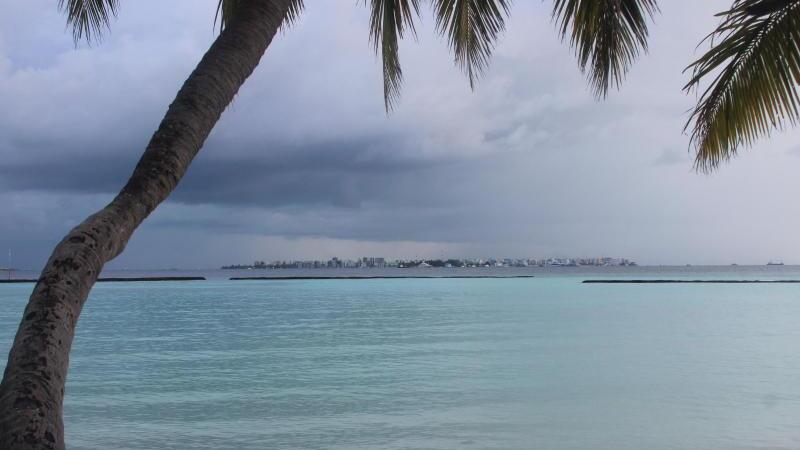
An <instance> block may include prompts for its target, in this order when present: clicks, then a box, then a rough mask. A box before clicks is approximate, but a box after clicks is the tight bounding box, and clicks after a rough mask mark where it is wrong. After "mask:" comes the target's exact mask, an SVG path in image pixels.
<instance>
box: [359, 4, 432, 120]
mask: <svg viewBox="0 0 800 450" xmlns="http://www.w3.org/2000/svg"><path fill="white" fill-rule="evenodd" d="M370 1H371V4H370V23H369V38H370V42H372V44H373V45H374V46H375V53H380V54H381V59H382V60H383V101H384V104H385V107H386V112H389V111H391V110H392V108H393V107H394V105H395V103H396V102H397V100H398V99H399V97H400V88H401V86H402V84H403V70H402V69H401V68H400V54H399V49H398V47H399V42H400V39H402V38H403V34H404V33H405V30H406V27H408V29H410V30H411V32H412V33H413V32H414V15H418V14H419V0H370ZM365 2H366V0H365Z"/></svg>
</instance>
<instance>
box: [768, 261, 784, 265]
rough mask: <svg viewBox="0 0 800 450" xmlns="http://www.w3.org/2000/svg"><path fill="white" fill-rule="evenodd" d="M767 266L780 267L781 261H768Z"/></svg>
mask: <svg viewBox="0 0 800 450" xmlns="http://www.w3.org/2000/svg"><path fill="white" fill-rule="evenodd" d="M767 265H768V266H782V265H783V261H770V262H768V263H767Z"/></svg>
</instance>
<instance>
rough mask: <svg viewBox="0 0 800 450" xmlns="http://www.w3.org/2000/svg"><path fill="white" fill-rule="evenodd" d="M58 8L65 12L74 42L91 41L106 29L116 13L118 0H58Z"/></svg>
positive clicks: (98, 37) (96, 38)
mask: <svg viewBox="0 0 800 450" xmlns="http://www.w3.org/2000/svg"><path fill="white" fill-rule="evenodd" d="M58 9H59V10H61V11H65V12H66V14H67V26H68V27H71V28H72V38H73V39H74V40H75V42H76V43H77V42H78V41H80V40H82V39H86V41H87V42H89V43H91V42H92V41H95V40H98V39H100V37H101V36H102V34H103V31H104V30H106V29H108V27H109V25H110V23H111V17H113V16H116V15H117V10H118V9H119V0H59V1H58Z"/></svg>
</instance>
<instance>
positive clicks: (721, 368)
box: [0, 267, 800, 450]
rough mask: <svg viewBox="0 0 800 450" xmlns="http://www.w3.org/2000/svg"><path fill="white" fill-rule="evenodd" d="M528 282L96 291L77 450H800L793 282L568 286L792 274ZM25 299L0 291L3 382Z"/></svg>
mask: <svg viewBox="0 0 800 450" xmlns="http://www.w3.org/2000/svg"><path fill="white" fill-rule="evenodd" d="M531 273H534V274H535V275H536V276H537V277H536V278H532V279H527V278H526V279H468V280H464V279H396V280H322V281H319V280H316V281H315V280H310V281H247V282H235V281H227V280H225V279H223V278H216V277H212V278H211V279H209V281H205V282H185V283H160V282H159V283H138V284H137V283H119V284H117V283H109V284H100V285H98V286H96V288H95V289H94V291H93V292H92V295H91V298H90V300H89V302H88V303H87V306H86V308H85V310H84V313H83V315H82V317H81V320H80V324H79V329H78V334H77V338H76V341H75V344H74V347H73V353H72V359H71V366H70V374H69V379H68V383H67V394H66V402H65V411H64V415H65V421H66V428H67V430H66V431H67V443H68V446H69V448H70V449H73V450H77V449H87V450H88V449H179V448H180V449H190V448H191V449H284V448H285V449H543V450H578V449H581V450H584V449H593V450H628V449H630V450H642V449H649V450H668V449H669V450H676V449H704V450H723V449H724V450H730V449H763V450H767V449H769V450H778V449H797V448H800V427H798V423H800V285H793V284H769V285H766V284H765V285H693V284H686V285H586V284H581V283H580V281H581V280H583V279H586V278H602V277H608V276H615V277H633V278H643V277H651V278H659V277H669V278H680V277H688V278H712V277H713V278H722V277H725V278H787V277H788V278H795V277H796V278H800V269H798V268H789V267H786V268H774V269H773V268H763V267H759V268H718V269H714V270H710V269H703V268H673V269H663V268H662V269H648V268H637V269H630V270H628V271H617V272H614V271H611V272H609V271H603V270H597V271H592V270H583V269H581V270H574V271H572V272H570V269H568V268H564V269H556V270H551V271H541V270H539V271H537V270H533V271H532V272H531ZM212 275H214V276H219V273H214V274H212ZM280 275H286V273H285V272H283V273H280ZM31 287H32V285H0V352H2V355H3V356H2V361H0V367H2V366H3V365H4V364H5V357H6V355H7V352H8V349H9V347H10V345H11V340H12V338H13V334H14V332H15V331H16V327H17V323H18V321H19V318H20V316H21V313H22V308H23V307H24V303H25V301H26V300H27V296H28V294H29V293H30V290H31Z"/></svg>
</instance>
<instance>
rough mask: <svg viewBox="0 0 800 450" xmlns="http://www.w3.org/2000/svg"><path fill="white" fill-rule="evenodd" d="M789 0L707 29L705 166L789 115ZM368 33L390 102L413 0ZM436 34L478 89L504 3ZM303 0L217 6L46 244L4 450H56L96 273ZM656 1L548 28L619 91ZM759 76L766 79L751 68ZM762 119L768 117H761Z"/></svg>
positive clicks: (114, 3)
mask: <svg viewBox="0 0 800 450" xmlns="http://www.w3.org/2000/svg"><path fill="white" fill-rule="evenodd" d="M798 2H800V0H797V1H786V0H737V1H735V2H734V6H733V8H732V9H731V11H728V12H726V13H724V14H725V17H726V19H725V21H724V22H723V24H722V25H720V27H719V28H718V29H717V30H716V31H715V32H714V35H725V36H726V39H724V40H723V41H722V42H720V43H719V44H718V45H716V46H713V47H712V49H711V50H710V51H709V53H708V54H707V55H705V56H704V57H703V58H701V59H700V60H699V61H698V62H696V63H695V64H694V65H693V66H692V67H693V68H694V70H695V73H694V76H693V78H692V80H691V82H690V83H689V86H690V87H693V86H696V85H697V84H698V83H699V82H700V80H701V79H703V78H704V77H705V76H707V75H708V74H709V73H712V72H714V71H715V70H717V69H718V68H721V70H722V74H721V75H720V76H719V77H718V78H716V79H715V80H714V82H713V83H712V87H711V88H710V90H709V91H707V92H706V94H704V95H703V97H702V98H701V101H700V103H699V105H698V108H697V110H696V111H695V113H694V115H693V116H692V119H694V120H696V126H695V132H694V134H693V135H692V136H693V138H694V140H695V142H697V146H698V161H701V164H702V162H703V161H707V162H709V163H710V164H711V165H715V164H716V163H717V161H720V160H723V159H725V158H727V157H729V156H730V155H731V154H733V153H734V152H735V149H736V147H737V146H738V145H739V144H741V143H748V144H749V143H750V142H751V141H752V139H753V138H755V137H756V136H757V135H759V134H764V133H765V131H764V130H766V129H767V128H768V127H769V126H770V125H771V126H773V127H774V126H775V124H776V123H778V122H775V120H776V118H777V117H784V116H788V118H789V120H790V122H793V121H794V119H795V118H796V117H797V113H796V109H794V108H795V104H796V94H795V92H794V90H793V87H792V88H790V86H791V81H792V78H791V77H792V76H794V77H795V80H796V79H797V74H798V73H800V71H798V70H797V68H798V67H797V61H798V60H800V58H798V55H797V46H796V43H797V39H796V38H797V33H798V29H800V28H798V27H797V26H796V25H797V23H798V22H797V17H796V14H797V12H796V8H795V6H796V4H797V3H798ZM365 3H366V4H367V6H368V7H369V8H370V25H369V36H370V39H371V41H372V43H373V44H374V46H375V51H376V52H377V53H379V54H380V56H381V59H382V63H383V64H382V65H383V85H384V102H385V107H386V109H387V111H390V110H391V109H392V108H393V107H395V106H396V103H397V100H398V99H399V94H400V88H401V86H402V70H401V66H400V60H399V52H398V43H399V41H400V40H401V39H402V38H403V36H404V35H405V34H406V33H412V34H413V33H414V21H415V19H416V18H417V17H418V15H419V14H420V6H421V2H420V1H419V0H365ZM430 4H431V9H432V11H433V13H434V15H435V23H436V27H437V30H438V31H439V32H440V34H441V35H442V36H443V37H444V38H445V39H446V40H447V42H448V44H449V46H450V48H451V50H452V52H453V54H454V57H455V62H456V64H457V65H458V66H459V67H460V68H461V69H462V70H463V71H464V72H465V74H466V76H467V78H468V80H469V83H470V85H471V86H473V87H474V85H475V83H476V82H477V81H478V80H479V79H480V77H481V75H482V74H483V72H484V70H485V69H486V67H487V65H488V63H489V59H490V57H491V54H492V50H493V48H494V46H495V44H496V42H497V40H498V38H499V36H500V34H501V33H502V32H503V29H504V26H505V20H506V18H507V17H508V14H509V10H510V7H511V2H510V0H430ZM59 5H60V7H61V8H62V9H63V10H64V11H65V13H66V16H67V22H68V25H69V26H71V28H72V30H73V35H74V38H75V40H76V41H78V40H81V39H85V40H88V41H93V40H97V39H98V38H99V37H100V36H101V33H102V32H104V31H105V30H106V28H108V26H109V24H110V21H111V18H112V17H114V16H115V14H116V13H117V11H118V9H119V0H60V2H59ZM302 7H303V4H302V0H220V1H219V5H218V9H217V14H218V15H219V16H218V18H219V23H220V30H221V31H220V34H219V36H218V37H217V39H216V40H215V41H214V43H213V44H212V45H211V47H210V48H209V50H208V51H207V52H206V54H205V55H204V56H203V58H202V59H201V61H200V63H199V64H198V65H197V67H196V68H195V70H194V71H193V72H192V73H191V74H190V75H189V78H188V79H187V80H186V81H185V83H184V85H183V86H182V87H181V89H180V91H179V92H178V94H177V96H176V98H175V99H174V100H173V102H172V103H171V104H170V105H169V108H168V110H167V113H166V115H165V116H164V118H163V120H162V121H161V124H160V125H159V127H158V129H157V130H156V132H155V134H154V135H153V137H152V138H151V140H150V142H149V144H148V145H147V147H146V149H145V151H144V154H143V155H142V158H141V159H140V160H139V162H138V164H137V165H136V168H135V169H134V171H133V174H132V175H131V177H130V179H129V180H128V183H127V184H126V185H125V187H124V188H123V189H122V190H121V191H120V193H119V194H118V195H117V196H116V197H115V198H114V199H113V200H112V201H111V203H110V204H109V205H108V206H106V207H105V208H103V209H102V210H100V211H98V212H97V213H95V214H94V215H92V216H90V217H89V218H87V219H86V220H85V221H84V222H83V223H81V224H80V225H78V226H77V227H75V228H74V229H72V230H71V231H70V232H69V233H68V234H67V236H66V237H65V238H64V239H63V240H62V241H61V242H60V243H59V244H58V245H57V246H56V248H55V249H54V250H53V253H52V255H51V257H50V259H49V260H48V262H47V264H46V265H45V267H44V269H43V270H42V274H41V276H40V278H39V280H38V282H37V284H36V286H35V288H34V290H33V293H32V294H31V297H30V300H29V302H28V305H27V307H26V308H25V311H24V314H23V318H22V321H21V324H20V327H19V330H18V331H17V335H16V338H15V340H14V344H13V347H12V349H11V352H10V354H9V360H8V365H7V366H6V370H5V374H4V376H3V381H2V384H0V448H4V449H6V448H7V449H63V448H64V434H63V422H62V417H61V412H62V401H63V396H64V381H65V378H66V374H67V366H68V359H69V351H70V347H71V345H72V340H73V336H74V332H75V325H76V323H77V320H78V316H79V314H80V312H81V309H82V307H83V304H84V302H85V301H86V298H87V295H88V294H89V291H90V289H91V287H92V286H93V284H94V283H95V281H96V280H97V277H98V275H99V273H100V271H101V270H102V268H103V265H104V264H105V263H106V262H108V261H109V260H111V259H113V258H114V257H116V256H117V255H119V254H120V253H121V252H122V251H123V249H124V248H125V245H126V244H127V242H128V240H129V239H130V237H131V235H132V234H133V232H134V230H135V229H136V228H137V227H138V226H139V225H140V224H141V223H142V221H143V220H144V219H145V218H146V217H147V216H148V215H149V214H150V213H151V212H153V210H155V208H156V207H157V206H158V205H159V204H160V203H161V202H163V201H164V200H165V199H166V198H167V197H168V196H169V194H170V193H171V192H172V190H173V189H174V188H175V187H176V186H177V184H178V182H179V181H180V179H181V178H182V177H183V175H184V174H185V173H186V170H187V169H188V167H189V165H190V164H191V162H192V159H193V158H194V157H195V156H196V154H197V152H198V151H199V150H200V148H201V147H202V145H203V142H204V141H205V139H206V137H207V136H208V135H209V133H210V132H211V130H212V129H213V127H214V125H215V124H216V122H217V120H218V119H219V117H220V115H221V114H222V112H223V111H224V110H225V108H226V107H227V105H228V104H229V103H230V102H231V100H232V99H233V97H234V95H235V94H236V92H237V91H238V89H239V87H240V86H241V85H242V84H243V83H244V81H245V80H246V79H247V77H248V76H249V75H250V74H251V73H252V71H253V70H254V69H255V67H256V66H257V65H258V63H259V61H260V59H261V57H262V55H263V54H264V52H265V50H266V48H267V47H268V46H269V44H270V42H271V41H272V39H273V38H274V36H275V34H276V33H277V32H278V30H279V29H281V27H284V26H285V25H286V24H288V23H290V22H291V21H292V20H293V19H294V18H296V17H297V15H298V14H299V13H300V12H301V9H302ZM656 11H657V5H656V1H655V0H553V12H552V16H553V20H554V21H555V22H556V24H557V29H558V32H559V33H560V35H561V36H562V39H563V40H565V41H568V42H569V44H570V45H571V47H572V48H573V49H574V51H575V54H576V57H577V59H578V64H579V67H580V68H581V70H583V71H584V72H586V74H587V77H588V79H589V85H590V87H591V89H592V90H593V92H594V93H595V95H596V96H598V97H601V98H602V97H605V96H606V95H607V94H608V92H609V90H610V89H612V88H615V87H618V86H619V84H620V83H621V82H622V80H623V79H624V77H625V74H626V73H627V71H628V69H629V68H630V66H631V64H632V62H633V61H634V60H635V59H636V57H637V56H638V55H639V54H640V53H642V52H643V51H646V50H647V36H648V21H649V20H650V19H651V18H652V16H653V14H654V13H655V12H656ZM761 71H766V74H762V73H760V72H761ZM769 120H773V122H770V121H769Z"/></svg>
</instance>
